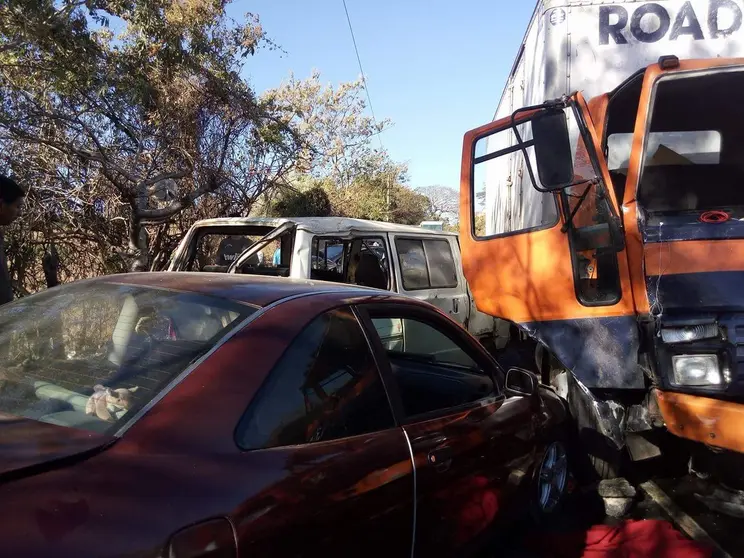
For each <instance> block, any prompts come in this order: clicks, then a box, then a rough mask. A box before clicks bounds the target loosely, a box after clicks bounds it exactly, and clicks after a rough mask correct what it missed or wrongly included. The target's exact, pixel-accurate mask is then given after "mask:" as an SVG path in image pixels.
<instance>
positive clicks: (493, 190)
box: [460, 95, 643, 388]
mask: <svg viewBox="0 0 744 558" xmlns="http://www.w3.org/2000/svg"><path fill="white" fill-rule="evenodd" d="M559 109H560V110H563V111H564V113H565V116H566V119H567V121H568V124H569V128H568V138H569V139H568V143H566V145H565V149H563V147H564V146H563V145H561V138H557V140H556V144H555V146H554V147H555V148H554V149H553V148H552V146H549V147H551V148H550V149H544V150H542V151H541V153H540V154H541V156H543V157H547V156H550V157H558V156H560V155H561V153H564V156H565V157H569V156H570V157H571V160H572V163H573V175H574V179H573V181H572V182H571V184H570V185H569V186H568V187H566V188H564V189H562V190H560V191H557V192H551V191H548V190H547V189H546V188H545V187H543V186H542V182H541V180H540V179H541V171H542V170H543V168H542V167H541V166H539V165H538V163H539V162H540V161H538V159H537V150H536V144H535V141H534V139H533V134H532V130H533V126H538V128H536V129H539V125H540V122H541V118H543V117H547V116H548V115H549V114H551V113H552V114H554V113H555V112H556V111H557V110H559ZM569 145H570V151H569ZM543 162H545V161H543ZM546 180H547V179H546ZM608 183H609V175H608V172H607V166H606V163H605V161H604V157H603V156H602V153H601V150H600V149H599V143H598V140H597V137H596V134H595V133H594V130H593V126H592V125H591V120H590V117H589V114H588V110H587V109H586V106H585V103H584V101H583V99H582V98H581V97H580V95H576V96H574V97H572V98H571V99H570V101H568V102H566V103H551V104H546V105H545V106H542V107H537V108H533V109H522V110H520V111H518V112H517V113H515V114H514V115H513V116H511V117H509V118H505V119H502V120H499V121H496V122H493V123H491V124H488V125H486V126H482V127H481V128H478V129H475V130H472V131H470V132H468V133H467V134H466V135H465V139H464V145H463V157H462V175H461V184H460V243H461V246H462V258H463V269H464V272H465V277H466V278H467V280H468V283H469V284H470V289H471V291H472V293H473V296H474V298H475V300H476V302H477V304H478V307H479V308H480V309H481V310H483V311H485V312H487V313H489V314H490V315H492V316H495V317H498V318H504V319H507V320H510V321H513V322H516V323H518V324H520V325H522V326H523V327H525V328H526V329H527V330H529V331H530V332H531V333H532V334H533V335H534V336H535V337H537V338H538V339H539V340H540V341H542V342H543V343H545V344H546V345H547V346H548V347H549V348H550V349H551V350H552V351H553V353H554V354H555V355H556V356H557V357H558V358H559V359H560V360H561V362H562V363H563V364H564V365H565V366H567V367H568V368H569V369H571V370H572V371H573V372H574V374H575V375H576V376H577V377H578V378H579V380H581V381H582V383H584V384H585V385H586V386H587V387H596V388H600V387H607V388H609V387H615V388H617V387H626V388H642V387H643V375H642V374H641V373H639V372H638V366H637V352H638V331H637V326H636V318H635V306H634V302H633V296H632V290H631V285H630V279H629V273H628V264H627V259H626V255H625V249H624V245H623V243H622V240H623V237H622V228H621V221H620V218H619V216H618V204H617V200H616V199H615V198H614V193H613V192H612V191H608V189H607V188H606V184H608Z"/></svg>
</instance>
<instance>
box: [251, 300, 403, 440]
mask: <svg viewBox="0 0 744 558" xmlns="http://www.w3.org/2000/svg"><path fill="white" fill-rule="evenodd" d="M394 425H395V422H394V419H393V415H392V410H391V408H390V404H389V402H388V399H387V395H386V393H385V389H384V387H383V384H382V381H381V378H380V374H379V372H378V370H377V366H376V364H375V361H374V359H373V357H372V354H371V353H370V350H369V346H368V345H367V341H366V339H365V337H364V333H363V332H362V329H361V326H360V325H359V322H358V321H357V319H356V317H355V316H354V314H353V313H352V312H351V310H350V309H348V308H341V309H335V310H332V311H329V312H326V313H325V314H322V315H321V316H319V317H318V318H316V319H315V320H314V321H313V322H311V323H310V325H308V326H307V327H306V328H305V329H303V331H302V333H300V334H299V335H298V336H297V338H295V339H294V341H292V343H291V345H290V346H289V348H288V349H287V350H286V352H285V353H284V355H283V356H282V357H281V359H280V360H279V362H278V363H277V364H276V366H275V367H274V369H273V370H272V371H271V373H270V374H269V377H268V378H267V379H266V381H265V382H264V384H263V386H262V387H261V389H260V390H259V392H258V394H257V395H256V397H255V398H254V400H253V402H252V403H251V404H250V406H249V407H248V410H247V411H246V413H245V415H244V416H243V418H242V419H241V422H240V425H239V426H238V431H237V441H238V444H239V445H240V447H242V448H244V449H260V448H271V447H277V446H288V445H297V444H306V443H311V442H320V441H328V440H335V439H338V438H345V437H349V436H356V435H359V434H367V433H370V432H376V431H380V430H385V429H388V428H392V427H393V426H394Z"/></svg>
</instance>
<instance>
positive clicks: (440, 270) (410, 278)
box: [395, 238, 457, 291]
mask: <svg viewBox="0 0 744 558" xmlns="http://www.w3.org/2000/svg"><path fill="white" fill-rule="evenodd" d="M395 247H396V250H397V251H398V264H399V265H400V273H401V277H402V278H403V288H404V289H405V290H407V291H416V290H421V289H447V288H454V287H457V268H456V267H455V258H454V257H453V255H452V248H451V247H450V243H449V242H448V241H447V240H445V239H441V238H437V239H426V240H424V239H420V238H396V239H395Z"/></svg>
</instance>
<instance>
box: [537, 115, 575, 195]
mask: <svg viewBox="0 0 744 558" xmlns="http://www.w3.org/2000/svg"><path fill="white" fill-rule="evenodd" d="M531 124H532V140H533V141H534V146H535V162H536V164H537V176H538V178H539V181H540V186H541V189H542V190H543V191H548V192H554V191H558V190H562V189H563V188H565V187H567V186H570V185H571V184H573V182H574V164H573V156H572V155H571V140H570V138H569V135H568V122H567V121H566V114H565V113H564V112H563V110H559V109H548V110H546V111H545V112H543V113H541V114H539V115H538V116H536V117H535V118H534V119H533V120H532V121H531Z"/></svg>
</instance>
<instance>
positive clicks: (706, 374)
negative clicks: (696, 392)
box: [672, 355, 724, 386]
mask: <svg viewBox="0 0 744 558" xmlns="http://www.w3.org/2000/svg"><path fill="white" fill-rule="evenodd" d="M672 368H673V369H674V383H675V384H677V385H680V386H720V385H723V382H724V378H723V374H722V373H721V367H720V366H719V364H718V355H674V356H673V357H672Z"/></svg>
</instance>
